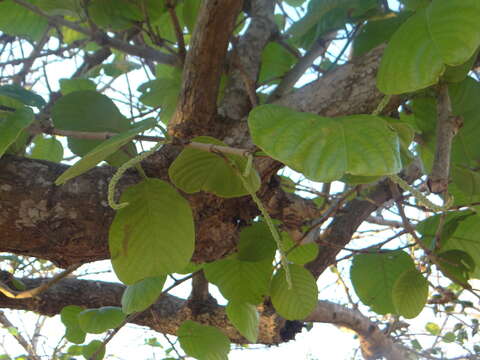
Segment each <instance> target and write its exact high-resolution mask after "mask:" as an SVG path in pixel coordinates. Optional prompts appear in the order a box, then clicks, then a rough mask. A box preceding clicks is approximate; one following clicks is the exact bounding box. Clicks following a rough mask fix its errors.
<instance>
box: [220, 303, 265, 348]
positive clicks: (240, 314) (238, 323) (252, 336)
mask: <svg viewBox="0 0 480 360" xmlns="http://www.w3.org/2000/svg"><path fill="white" fill-rule="evenodd" d="M225 312H226V313H227V316H228V320H230V322H231V323H232V324H233V325H234V326H235V327H236V328H237V330H238V331H239V332H240V334H242V335H243V336H245V338H246V339H247V340H248V341H250V342H251V343H256V342H257V337H258V322H259V316H258V312H257V308H256V307H255V306H254V305H252V304H249V303H243V302H239V301H229V302H228V305H227V307H226V309H225Z"/></svg>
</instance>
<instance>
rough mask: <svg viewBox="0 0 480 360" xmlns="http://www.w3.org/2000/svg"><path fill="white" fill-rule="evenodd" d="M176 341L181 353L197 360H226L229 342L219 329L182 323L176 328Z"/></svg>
mask: <svg viewBox="0 0 480 360" xmlns="http://www.w3.org/2000/svg"><path fill="white" fill-rule="evenodd" d="M177 336H178V340H179V341H180V345H181V346H182V349H183V351H185V353H186V354H187V355H189V356H192V357H194V358H197V359H199V360H227V359H228V357H227V355H228V353H229V352H230V340H228V338H227V336H226V335H225V334H224V333H222V332H221V331H220V330H219V329H217V328H215V327H213V326H208V325H201V324H199V323H196V322H194V321H190V320H187V321H184V322H183V323H182V325H180V327H179V328H178V332H177Z"/></svg>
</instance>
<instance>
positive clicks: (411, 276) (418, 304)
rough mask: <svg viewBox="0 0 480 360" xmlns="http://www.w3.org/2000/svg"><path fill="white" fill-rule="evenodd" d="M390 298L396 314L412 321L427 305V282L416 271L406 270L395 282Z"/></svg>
mask: <svg viewBox="0 0 480 360" xmlns="http://www.w3.org/2000/svg"><path fill="white" fill-rule="evenodd" d="M392 297H393V304H394V305H395V309H396V312H397V313H398V314H400V315H402V316H403V317H405V318H407V319H413V318H415V317H417V315H418V314H420V312H421V311H422V310H423V308H424V306H425V304H426V303H427V299H428V281H427V280H426V279H425V278H424V277H423V276H422V274H421V273H420V272H419V271H418V270H417V269H413V270H407V271H405V272H404V273H403V274H401V275H400V276H399V277H398V279H397V281H395V284H394V286H393V289H392Z"/></svg>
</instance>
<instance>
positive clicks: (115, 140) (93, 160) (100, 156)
mask: <svg viewBox="0 0 480 360" xmlns="http://www.w3.org/2000/svg"><path fill="white" fill-rule="evenodd" d="M135 125H136V126H135V127H134V128H133V129H130V130H128V131H126V132H123V133H121V134H118V135H115V136H113V137H111V138H110V139H108V140H105V141H104V142H102V143H101V144H100V145H98V146H97V147H95V148H94V149H93V150H91V151H90V152H88V153H87V154H85V155H84V156H83V157H82V158H81V159H80V160H79V161H78V162H77V163H75V165H73V166H71V167H70V168H68V169H67V170H66V171H65V172H64V173H63V174H62V175H60V176H59V177H58V178H57V180H55V184H56V185H61V184H64V183H65V182H67V181H68V180H70V179H73V178H74V177H76V176H79V175H81V174H83V173H85V172H87V171H88V170H90V169H92V168H94V167H95V166H96V165H97V164H98V163H100V162H101V161H103V160H105V159H107V158H108V157H109V156H111V155H112V154H114V153H115V152H116V151H118V150H119V149H120V148H122V147H123V146H125V145H127V144H128V143H130V141H131V140H133V138H134V137H135V136H137V135H138V134H139V133H141V132H144V131H146V130H148V129H150V128H152V127H153V126H155V121H153V119H147V120H144V121H141V122H139V123H137V124H135Z"/></svg>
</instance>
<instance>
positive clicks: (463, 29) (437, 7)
mask: <svg viewBox="0 0 480 360" xmlns="http://www.w3.org/2000/svg"><path fill="white" fill-rule="evenodd" d="M427 20H428V31H429V34H430V36H431V38H432V40H433V42H434V43H435V47H436V48H437V50H438V53H439V55H440V56H441V58H442V59H443V62H444V63H445V64H448V65H460V64H463V63H464V62H465V61H467V60H468V59H469V58H470V57H471V56H472V55H473V53H474V52H475V51H476V50H477V48H478V46H479V45H480V32H479V31H478V23H479V22H480V3H479V2H478V0H462V1H450V0H435V1H432V3H431V4H430V6H429V7H428V8H427ZM411 40H412V39H411Z"/></svg>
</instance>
